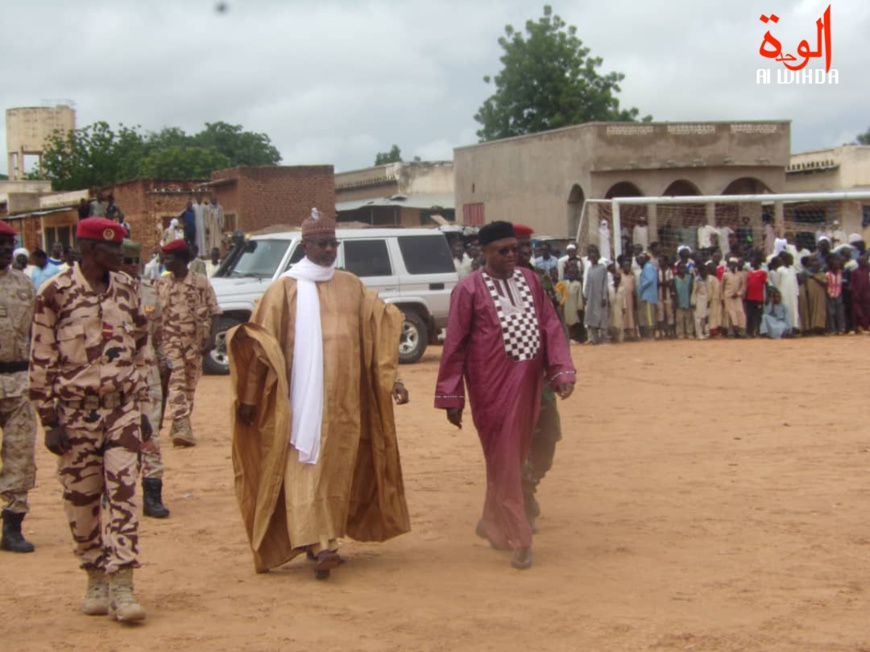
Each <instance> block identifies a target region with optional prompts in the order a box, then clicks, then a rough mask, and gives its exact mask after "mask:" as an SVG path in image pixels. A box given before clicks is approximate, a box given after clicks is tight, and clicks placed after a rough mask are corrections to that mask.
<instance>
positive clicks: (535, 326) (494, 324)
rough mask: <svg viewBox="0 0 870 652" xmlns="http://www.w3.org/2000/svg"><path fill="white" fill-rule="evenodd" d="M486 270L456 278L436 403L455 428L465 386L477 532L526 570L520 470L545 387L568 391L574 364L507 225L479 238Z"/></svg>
mask: <svg viewBox="0 0 870 652" xmlns="http://www.w3.org/2000/svg"><path fill="white" fill-rule="evenodd" d="M478 238H479V240H480V244H481V246H482V247H483V256H484V260H485V265H484V267H483V268H482V269H480V270H478V271H476V272H474V273H473V274H470V275H469V276H467V277H466V278H464V279H463V280H461V281H460V282H459V283H458V284H457V285H456V287H455V288H454V290H453V294H452V296H451V298H450V316H449V318H448V323H447V339H446V340H445V342H444V348H443V350H442V353H441V367H440V369H439V372H438V383H437V386H436V388H435V407H436V408H441V409H444V410H446V411H447V419H448V421H450V423H452V424H453V425H455V426H456V427H458V428H461V427H462V410H463V408H464V407H465V387H466V386H467V387H468V395H469V401H470V403H471V415H472V419H473V420H474V426H475V428H476V429H477V432H478V436H479V437H480V441H481V444H482V446H483V455H484V458H485V459H486V480H487V482H486V485H487V490H486V501H485V503H484V506H483V515H482V516H481V519H480V521H479V522H478V524H477V530H476V532H477V535H478V536H480V537H482V538H485V539H487V540H488V541H489V543H490V545H492V547H493V548H497V549H500V550H513V557H512V559H511V565H512V566H513V567H514V568H517V569H520V570H522V569H527V568H530V567H531V565H532V527H531V524H530V523H529V519H528V518H527V517H526V511H525V505H524V499H523V487H522V469H523V463H524V462H525V460H526V458H527V456H528V453H529V449H530V446H531V442H532V433H533V431H534V428H535V423H536V421H537V419H538V412H539V409H540V400H541V389H542V386H543V383H544V382H545V374H546V381H547V382H549V384H550V386H551V387H552V388H553V390H554V391H555V392H556V393H557V394H558V395H559V396H560V397H561V398H562V399H566V398H568V397H569V396H570V395H571V393H572V392H573V391H574V378H575V373H574V365H573V363H572V361H571V355H570V352H569V349H568V341H567V339H566V338H565V333H564V330H563V329H562V323H561V322H560V321H559V317H558V315H557V314H556V310H555V309H554V308H553V304H552V303H551V302H550V301H549V299H548V298H547V296H546V293H545V292H544V288H543V287H542V285H541V282H540V281H539V280H538V278H537V276H536V274H535V273H534V272H533V271H532V270H529V269H525V268H520V267H518V266H517V251H518V244H517V238H516V234H515V233H514V229H513V225H512V224H510V223H509V222H493V223H491V224H487V225H485V226H483V227H481V229H480V232H479V234H478Z"/></svg>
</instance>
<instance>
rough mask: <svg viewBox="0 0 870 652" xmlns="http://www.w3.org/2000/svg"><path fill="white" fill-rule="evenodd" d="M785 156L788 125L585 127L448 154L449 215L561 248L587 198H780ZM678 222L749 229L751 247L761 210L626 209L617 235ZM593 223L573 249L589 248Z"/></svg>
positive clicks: (724, 207) (593, 234) (573, 230)
mask: <svg viewBox="0 0 870 652" xmlns="http://www.w3.org/2000/svg"><path fill="white" fill-rule="evenodd" d="M789 148H790V123H789V122H788V121H763V122H758V121H755V122H681V123H664V122H652V123H588V124H583V125H577V126H573V127H566V128H564V129H557V130H554V131H548V132H543V133H538V134H532V135H528V136H520V137H516V138H509V139H505V140H498V141H493V142H488V143H481V144H478V145H471V146H468V147H459V148H457V149H456V150H454V166H455V181H456V206H457V210H458V211H459V212H460V219H461V220H462V221H463V222H464V223H466V224H483V223H485V222H491V221H493V220H497V219H504V220H508V221H512V222H520V223H525V224H528V225H529V226H531V227H533V228H534V229H535V232H536V233H538V234H540V235H549V236H554V237H557V238H568V237H573V236H574V235H575V234H576V233H577V231H578V227H579V226H580V218H581V215H582V214H583V207H584V203H585V202H586V200H587V199H591V198H602V199H605V198H606V199H609V198H613V197H661V196H669V195H672V196H686V195H688V196H692V195H738V194H760V193H771V192H773V193H778V192H783V190H784V188H785V168H786V166H787V165H788V164H789ZM677 213H679V220H680V221H685V220H691V221H692V222H694V226H701V225H703V224H712V225H714V226H719V227H721V226H732V227H733V228H737V227H738V226H739V225H740V223H741V222H742V223H743V224H750V223H751V228H752V229H753V231H756V232H757V235H758V237H760V231H761V206H760V204H748V205H741V206H737V205H732V204H709V205H705V204H700V205H699V206H697V207H695V210H694V211H688V212H687V211H686V209H685V208H681V209H679V211H677V210H675V209H673V207H672V206H666V205H660V206H656V205H654V204H653V205H644V206H636V207H627V208H626V209H625V210H623V213H622V215H621V221H622V227H623V228H626V229H628V230H631V229H632V228H633V226H635V225H636V224H638V223H639V221H640V218H641V217H643V218H646V219H647V220H648V222H649V227H650V231H651V237H652V239H655V238H656V236H655V235H653V234H656V233H657V232H658V229H659V228H660V227H662V226H663V225H664V224H668V225H669V226H674V227H676V226H678V224H677V223H676V222H677V220H676V219H672V217H674V218H675V216H676V215H677ZM603 216H604V217H607V213H604V214H603ZM686 216H688V217H686ZM596 221H597V220H588V219H587V220H585V222H584V230H588V232H587V233H581V240H586V239H587V238H588V239H589V240H591V241H595V239H596V238H597V235H596V234H597V224H595V222H596ZM672 221H673V222H674V224H671V222H672Z"/></svg>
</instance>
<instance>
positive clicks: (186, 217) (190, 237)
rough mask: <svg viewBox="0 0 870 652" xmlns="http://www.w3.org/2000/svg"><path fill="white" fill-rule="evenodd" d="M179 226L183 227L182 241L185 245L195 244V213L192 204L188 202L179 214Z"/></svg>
mask: <svg viewBox="0 0 870 652" xmlns="http://www.w3.org/2000/svg"><path fill="white" fill-rule="evenodd" d="M181 225H182V226H183V227H184V239H185V240H186V241H187V244H194V243H195V242H196V213H194V211H193V202H192V201H190V200H188V202H187V208H185V209H184V212H183V213H182V214H181Z"/></svg>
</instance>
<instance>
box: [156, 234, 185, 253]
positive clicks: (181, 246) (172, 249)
mask: <svg viewBox="0 0 870 652" xmlns="http://www.w3.org/2000/svg"><path fill="white" fill-rule="evenodd" d="M187 250H188V249H187V243H186V242H185V241H184V240H182V239H181V238H178V240H173V241H172V242H170V243H169V244H168V245H165V246H164V247H163V248H161V251H162V252H163V253H164V254H174V253H176V252H178V251H187Z"/></svg>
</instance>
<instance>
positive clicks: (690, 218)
mask: <svg viewBox="0 0 870 652" xmlns="http://www.w3.org/2000/svg"><path fill="white" fill-rule="evenodd" d="M700 194H701V191H700V189H699V188H698V186H696V185H695V184H694V183H692V182H691V181H689V180H688V179H676V180H674V181H672V182H671V183H669V184H668V186H667V188H665V190H664V192H663V193H662V195H663V196H665V197H694V196H697V195H700ZM656 217H657V221H658V227H659V229H658V234H659V241H660V242H661V243H662V247H663V248H664V249H665V250H666V251H668V253H669V254H674V253H676V249H677V247H679V246H680V245H688V246H689V247H691V248H692V250H694V249H696V248H697V247H698V230H699V229H700V228H701V227H703V226H704V225H705V224H706V223H707V209H706V207H705V206H704V204H703V203H698V204H659V205H657V206H656Z"/></svg>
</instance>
